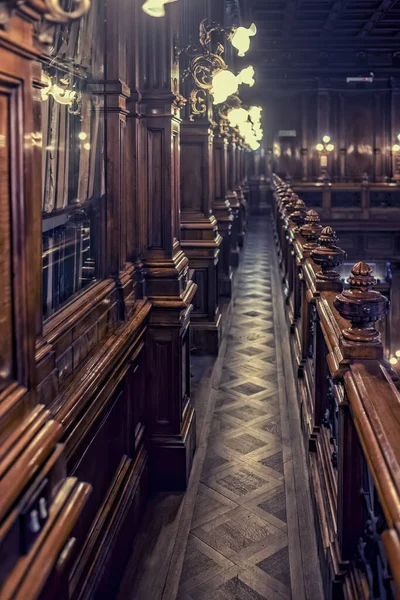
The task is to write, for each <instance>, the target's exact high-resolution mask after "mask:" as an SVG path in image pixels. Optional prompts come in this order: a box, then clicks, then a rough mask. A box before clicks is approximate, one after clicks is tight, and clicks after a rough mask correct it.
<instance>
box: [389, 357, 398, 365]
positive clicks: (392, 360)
mask: <svg viewBox="0 0 400 600" xmlns="http://www.w3.org/2000/svg"><path fill="white" fill-rule="evenodd" d="M389 362H390V364H391V365H397V358H395V357H394V356H392V358H391V359H390V360H389Z"/></svg>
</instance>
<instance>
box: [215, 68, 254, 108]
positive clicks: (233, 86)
mask: <svg viewBox="0 0 400 600" xmlns="http://www.w3.org/2000/svg"><path fill="white" fill-rule="evenodd" d="M242 83H246V84H247V85H248V86H250V87H253V85H254V84H255V79H254V68H253V67H252V66H249V67H246V68H245V69H243V70H242V71H240V73H239V74H238V75H234V74H233V73H232V71H227V70H226V71H220V70H218V71H216V73H215V74H214V75H213V77H212V83H211V89H210V92H211V94H212V96H213V103H214V104H221V103H222V102H225V101H226V100H227V99H228V98H229V96H232V95H233V94H236V92H237V91H238V88H239V85H241V84H242Z"/></svg>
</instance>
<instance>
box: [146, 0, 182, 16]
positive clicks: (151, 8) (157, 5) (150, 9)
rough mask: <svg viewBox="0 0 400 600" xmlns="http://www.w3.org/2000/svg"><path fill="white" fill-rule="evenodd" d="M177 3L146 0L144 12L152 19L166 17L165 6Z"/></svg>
mask: <svg viewBox="0 0 400 600" xmlns="http://www.w3.org/2000/svg"><path fill="white" fill-rule="evenodd" d="M170 2H176V0H146V2H145V3H144V4H143V6H142V10H143V11H144V12H145V13H146V15H149V16H150V17H165V6H164V5H165V4H169V3H170Z"/></svg>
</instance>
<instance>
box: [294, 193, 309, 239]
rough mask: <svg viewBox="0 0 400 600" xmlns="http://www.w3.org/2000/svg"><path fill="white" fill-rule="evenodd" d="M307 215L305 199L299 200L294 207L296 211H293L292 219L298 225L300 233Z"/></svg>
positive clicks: (297, 228) (297, 229)
mask: <svg viewBox="0 0 400 600" xmlns="http://www.w3.org/2000/svg"><path fill="white" fill-rule="evenodd" d="M306 215H307V207H306V204H305V202H304V200H301V199H299V200H297V202H296V204H295V207H294V212H292V214H291V215H290V220H291V221H292V223H294V224H295V225H296V229H295V231H296V233H298V231H299V227H300V225H303V223H304V220H305V218H306Z"/></svg>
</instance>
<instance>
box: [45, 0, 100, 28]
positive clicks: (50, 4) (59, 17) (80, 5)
mask: <svg viewBox="0 0 400 600" xmlns="http://www.w3.org/2000/svg"><path fill="white" fill-rule="evenodd" d="M75 1H76V4H77V8H76V9H75V10H72V11H71V12H67V11H65V10H64V9H63V8H61V5H60V0H44V3H45V5H46V8H47V11H48V12H46V14H45V18H46V19H47V20H48V21H52V22H53V23H69V22H70V21H76V20H77V19H80V18H81V17H83V16H84V15H85V14H86V13H87V12H88V11H89V9H90V3H91V0H75Z"/></svg>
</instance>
